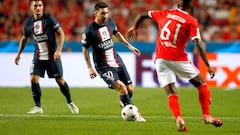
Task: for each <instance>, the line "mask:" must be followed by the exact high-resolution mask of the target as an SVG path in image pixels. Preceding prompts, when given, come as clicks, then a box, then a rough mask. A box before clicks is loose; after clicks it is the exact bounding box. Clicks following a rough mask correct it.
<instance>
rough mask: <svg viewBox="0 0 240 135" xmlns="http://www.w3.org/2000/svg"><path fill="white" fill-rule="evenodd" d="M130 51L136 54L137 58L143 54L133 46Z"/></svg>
mask: <svg viewBox="0 0 240 135" xmlns="http://www.w3.org/2000/svg"><path fill="white" fill-rule="evenodd" d="M130 50H131V51H132V52H134V54H135V55H137V56H140V55H141V52H140V51H139V50H138V49H137V48H135V47H133V46H131V47H130Z"/></svg>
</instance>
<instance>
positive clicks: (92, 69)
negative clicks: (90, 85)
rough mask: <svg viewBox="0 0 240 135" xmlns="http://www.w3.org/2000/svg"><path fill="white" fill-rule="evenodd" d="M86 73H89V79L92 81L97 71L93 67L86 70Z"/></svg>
mask: <svg viewBox="0 0 240 135" xmlns="http://www.w3.org/2000/svg"><path fill="white" fill-rule="evenodd" d="M88 72H89V75H90V78H91V79H93V78H95V77H96V76H97V71H96V70H95V68H93V67H90V68H88Z"/></svg>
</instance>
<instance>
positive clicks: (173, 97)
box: [168, 94, 181, 118]
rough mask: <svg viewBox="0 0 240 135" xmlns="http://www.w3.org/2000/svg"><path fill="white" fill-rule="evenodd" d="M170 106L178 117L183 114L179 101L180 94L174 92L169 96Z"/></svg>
mask: <svg viewBox="0 0 240 135" xmlns="http://www.w3.org/2000/svg"><path fill="white" fill-rule="evenodd" d="M168 107H169V108H170V110H171V112H172V114H173V115H174V116H175V117H176V118H177V117H178V116H181V111H180V105H179V102H178V96H177V95H175V94H173V95H169V96H168Z"/></svg>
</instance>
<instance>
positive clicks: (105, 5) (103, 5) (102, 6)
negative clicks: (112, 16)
mask: <svg viewBox="0 0 240 135" xmlns="http://www.w3.org/2000/svg"><path fill="white" fill-rule="evenodd" d="M106 7H108V5H107V4H106V3H104V2H98V3H97V4H96V5H95V10H98V9H100V8H106Z"/></svg>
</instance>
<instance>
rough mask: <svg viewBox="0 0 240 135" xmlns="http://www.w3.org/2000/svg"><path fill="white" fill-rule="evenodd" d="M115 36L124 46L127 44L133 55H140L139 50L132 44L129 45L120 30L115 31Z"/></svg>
mask: <svg viewBox="0 0 240 135" xmlns="http://www.w3.org/2000/svg"><path fill="white" fill-rule="evenodd" d="M116 37H117V39H118V40H119V41H120V42H122V43H123V44H124V45H125V46H127V47H128V48H129V49H130V50H131V51H132V52H133V53H134V54H135V55H137V56H140V55H141V52H140V51H139V50H138V49H137V48H135V47H134V46H133V45H131V44H130V43H129V42H128V41H127V39H126V38H125V37H124V36H123V35H122V34H121V33H120V32H117V34H116Z"/></svg>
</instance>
